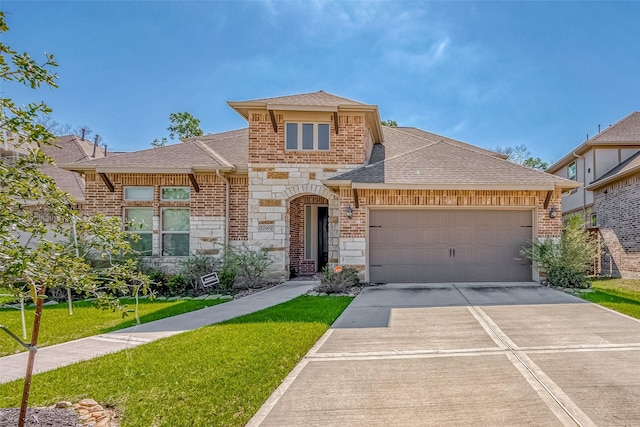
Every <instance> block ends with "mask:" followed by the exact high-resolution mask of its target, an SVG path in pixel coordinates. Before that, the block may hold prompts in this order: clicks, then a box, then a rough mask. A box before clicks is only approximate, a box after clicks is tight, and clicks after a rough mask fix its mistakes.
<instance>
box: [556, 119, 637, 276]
mask: <svg viewBox="0 0 640 427" xmlns="http://www.w3.org/2000/svg"><path fill="white" fill-rule="evenodd" d="M639 156H640V112H634V113H631V114H630V115H628V116H627V117H625V118H624V119H622V120H620V121H619V122H618V123H616V124H614V125H612V126H609V127H608V128H607V129H605V130H604V131H602V132H600V133H599V134H598V135H596V136H594V137H593V138H591V139H589V140H587V141H585V142H584V143H582V144H581V145H580V146H578V147H577V148H576V149H574V150H572V151H571V152H570V153H568V154H567V155H566V156H564V157H563V158H562V159H561V160H560V161H558V162H556V163H555V164H553V165H552V166H551V167H550V168H549V169H547V172H550V173H553V174H555V175H557V176H560V177H564V178H568V179H572V180H575V181H579V182H583V183H584V184H583V185H581V186H580V187H579V188H577V189H576V190H573V191H571V192H569V193H567V194H565V195H563V197H562V206H563V209H564V214H565V215H568V214H571V213H579V214H580V215H583V216H584V218H585V220H586V221H587V224H589V225H590V226H591V227H592V228H593V229H594V230H598V231H599V234H600V236H601V237H602V242H603V243H604V247H605V250H604V251H603V252H602V256H601V272H602V273H603V274H610V275H613V276H622V277H640V228H639V227H638V224H640V209H639V207H640V183H639V177H640V158H639Z"/></svg>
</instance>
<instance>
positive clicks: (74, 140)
mask: <svg viewBox="0 0 640 427" xmlns="http://www.w3.org/2000/svg"><path fill="white" fill-rule="evenodd" d="M41 148H42V151H43V152H44V153H45V154H47V155H48V156H49V157H51V158H52V159H53V160H54V162H55V163H54V164H53V165H43V166H41V167H40V168H39V170H40V171H41V172H43V173H44V174H46V175H49V176H50V177H51V178H53V180H54V181H55V183H56V186H57V187H58V188H59V189H60V190H62V191H64V192H65V193H67V194H69V195H70V196H71V197H72V198H73V201H74V202H75V204H76V205H75V208H77V209H79V210H83V208H82V206H83V204H84V201H85V200H84V177H83V176H82V175H81V174H79V173H77V172H72V171H69V170H65V169H61V168H59V167H58V166H57V165H58V164H62V163H72V162H78V161H83V160H88V159H100V158H103V157H105V156H106V155H107V154H106V151H105V150H104V149H102V148H99V147H97V146H96V145H94V144H93V143H92V142H90V141H87V140H85V139H83V138H81V137H79V136H76V135H66V136H60V137H57V138H56V139H55V141H54V142H53V144H52V145H43V146H42V147H41ZM28 150H29V146H27V145H25V144H20V145H18V144H16V143H15V139H14V138H13V136H11V135H7V138H3V141H2V143H0V157H2V158H3V159H5V160H8V161H12V160H14V159H17V158H18V157H19V156H23V155H26V154H27V153H28ZM30 206H31V209H33V211H34V212H36V213H38V214H39V216H41V217H42V220H44V221H45V222H46V223H51V222H52V221H53V218H50V217H49V214H48V213H47V212H46V210H44V209H38V207H39V206H38V204H37V203H35V202H34V203H33V204H31V205H30ZM49 237H51V238H53V235H51V236H49ZM30 238H31V235H30V234H28V233H23V234H21V235H20V236H19V241H20V243H21V244H23V245H26V244H28V243H29V239H30Z"/></svg>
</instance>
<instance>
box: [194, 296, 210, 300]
mask: <svg viewBox="0 0 640 427" xmlns="http://www.w3.org/2000/svg"><path fill="white" fill-rule="evenodd" d="M208 296H209V295H200V296H198V297H195V298H193V299H194V300H197V301H199V300H203V299H207V297H208Z"/></svg>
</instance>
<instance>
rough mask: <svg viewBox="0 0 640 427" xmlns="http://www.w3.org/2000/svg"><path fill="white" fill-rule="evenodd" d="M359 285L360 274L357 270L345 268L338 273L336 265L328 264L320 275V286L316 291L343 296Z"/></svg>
mask: <svg viewBox="0 0 640 427" xmlns="http://www.w3.org/2000/svg"><path fill="white" fill-rule="evenodd" d="M359 283H360V278H359V272H358V270H356V269H355V268H351V267H345V268H342V269H341V270H340V271H338V272H336V266H335V265H333V264H327V265H325V266H324V268H323V269H322V272H321V273H320V285H318V286H316V288H315V290H316V291H317V292H326V293H328V294H341V293H344V292H346V291H347V290H348V289H349V288H350V287H352V286H356V285H357V284H359Z"/></svg>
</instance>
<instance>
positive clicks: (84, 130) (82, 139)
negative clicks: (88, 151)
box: [80, 128, 87, 141]
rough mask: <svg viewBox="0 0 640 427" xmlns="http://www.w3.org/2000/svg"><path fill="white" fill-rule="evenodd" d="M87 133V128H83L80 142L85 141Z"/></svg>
mask: <svg viewBox="0 0 640 427" xmlns="http://www.w3.org/2000/svg"><path fill="white" fill-rule="evenodd" d="M86 132H87V130H86V129H85V128H82V136H81V137H80V141H84V135H85V133H86Z"/></svg>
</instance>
